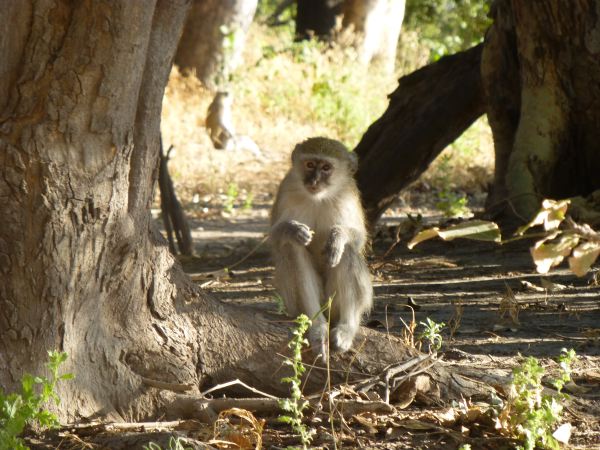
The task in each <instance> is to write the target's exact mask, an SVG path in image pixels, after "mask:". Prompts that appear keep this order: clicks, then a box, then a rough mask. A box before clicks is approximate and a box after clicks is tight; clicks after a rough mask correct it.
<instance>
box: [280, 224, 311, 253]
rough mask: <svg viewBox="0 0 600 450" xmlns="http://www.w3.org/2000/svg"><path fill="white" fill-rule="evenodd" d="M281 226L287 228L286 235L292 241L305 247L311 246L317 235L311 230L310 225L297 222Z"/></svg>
mask: <svg viewBox="0 0 600 450" xmlns="http://www.w3.org/2000/svg"><path fill="white" fill-rule="evenodd" d="M281 226H283V227H285V234H286V235H287V236H288V238H289V239H290V240H292V241H294V242H296V243H298V244H300V245H303V246H305V247H306V246H307V245H308V244H310V242H311V241H312V238H313V235H314V234H315V232H314V231H313V230H311V229H310V227H309V226H308V225H305V224H303V223H302V222H298V221H296V220H290V221H288V222H284V223H282V224H281Z"/></svg>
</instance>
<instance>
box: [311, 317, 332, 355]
mask: <svg viewBox="0 0 600 450" xmlns="http://www.w3.org/2000/svg"><path fill="white" fill-rule="evenodd" d="M327 338H328V333H327V324H326V323H315V324H314V325H313V326H312V327H310V329H309V330H308V342H310V347H311V349H312V351H313V353H314V354H315V355H317V356H318V355H321V357H322V358H323V361H326V360H327Z"/></svg>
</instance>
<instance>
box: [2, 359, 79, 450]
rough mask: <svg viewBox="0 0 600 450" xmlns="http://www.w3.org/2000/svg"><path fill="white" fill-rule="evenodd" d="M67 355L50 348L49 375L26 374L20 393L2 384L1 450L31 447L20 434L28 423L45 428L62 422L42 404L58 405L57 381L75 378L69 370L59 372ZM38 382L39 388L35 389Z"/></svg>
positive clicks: (54, 426) (17, 449) (22, 379)
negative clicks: (9, 389) (60, 373)
mask: <svg viewBox="0 0 600 450" xmlns="http://www.w3.org/2000/svg"><path fill="white" fill-rule="evenodd" d="M66 359H67V354H66V353H63V352H57V351H49V352H48V362H47V363H46V367H48V369H50V377H48V378H46V377H40V376H33V375H29V374H25V375H23V377H22V378H21V392H20V393H12V394H5V393H4V391H3V390H2V389H1V388H0V450H25V449H28V448H29V447H27V446H26V445H25V443H24V441H23V439H21V438H19V437H18V436H19V435H20V434H21V433H22V432H23V429H24V428H25V425H26V424H35V423H37V424H38V425H39V426H41V427H43V428H56V427H58V426H59V422H58V418H57V417H56V415H55V414H53V413H51V412H50V411H47V410H45V409H43V408H42V406H43V405H44V404H45V403H47V402H49V401H50V400H53V401H54V402H55V403H56V404H57V405H58V404H59V403H60V399H59V398H58V395H57V394H56V392H55V391H54V390H55V388H56V383H57V382H58V381H59V380H70V379H72V378H73V375H72V374H70V373H66V374H62V375H59V374H58V368H59V366H60V365H61V364H62V363H63V362H65V360H66ZM36 385H38V386H39V387H40V388H39V389H36Z"/></svg>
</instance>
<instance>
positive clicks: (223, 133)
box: [206, 91, 235, 150]
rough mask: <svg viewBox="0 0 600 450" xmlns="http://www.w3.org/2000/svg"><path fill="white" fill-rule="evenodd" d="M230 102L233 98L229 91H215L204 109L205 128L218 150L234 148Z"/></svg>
mask: <svg viewBox="0 0 600 450" xmlns="http://www.w3.org/2000/svg"><path fill="white" fill-rule="evenodd" d="M232 102H233V99H232V97H231V94H229V92H226V91H220V92H217V93H216V94H215V97H214V98H213V101H212V102H211V103H210V105H209V106H208V110H207V111H206V129H207V130H208V135H209V136H210V140H211V141H212V143H213V146H214V147H215V148H216V149H218V150H233V149H234V148H235V135H234V131H233V121H232V120H231V104H232Z"/></svg>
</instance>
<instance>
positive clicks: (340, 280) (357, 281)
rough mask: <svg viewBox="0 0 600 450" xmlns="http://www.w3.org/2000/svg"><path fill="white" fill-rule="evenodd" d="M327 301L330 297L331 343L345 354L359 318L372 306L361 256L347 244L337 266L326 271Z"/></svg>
mask: <svg viewBox="0 0 600 450" xmlns="http://www.w3.org/2000/svg"><path fill="white" fill-rule="evenodd" d="M325 294H326V295H327V298H330V297H333V302H332V305H331V318H332V323H335V327H334V328H333V329H332V330H331V344H332V347H333V348H334V349H336V350H339V351H342V352H345V351H346V350H348V349H349V348H350V347H351V346H352V341H353V339H354V336H355V335H356V333H357V332H358V329H359V327H360V320H361V318H362V316H363V315H364V314H365V313H367V312H368V311H369V310H370V309H371V306H372V304H373V286H372V285H371V275H370V273H369V268H368V267H367V263H366V262H365V260H364V258H363V256H362V255H361V254H360V253H359V252H357V251H356V250H355V249H354V248H353V247H352V246H350V245H346V247H345V249H344V253H343V255H342V259H341V261H340V263H339V264H338V265H337V266H335V267H332V268H330V269H328V272H327V280H326V285H325Z"/></svg>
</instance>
